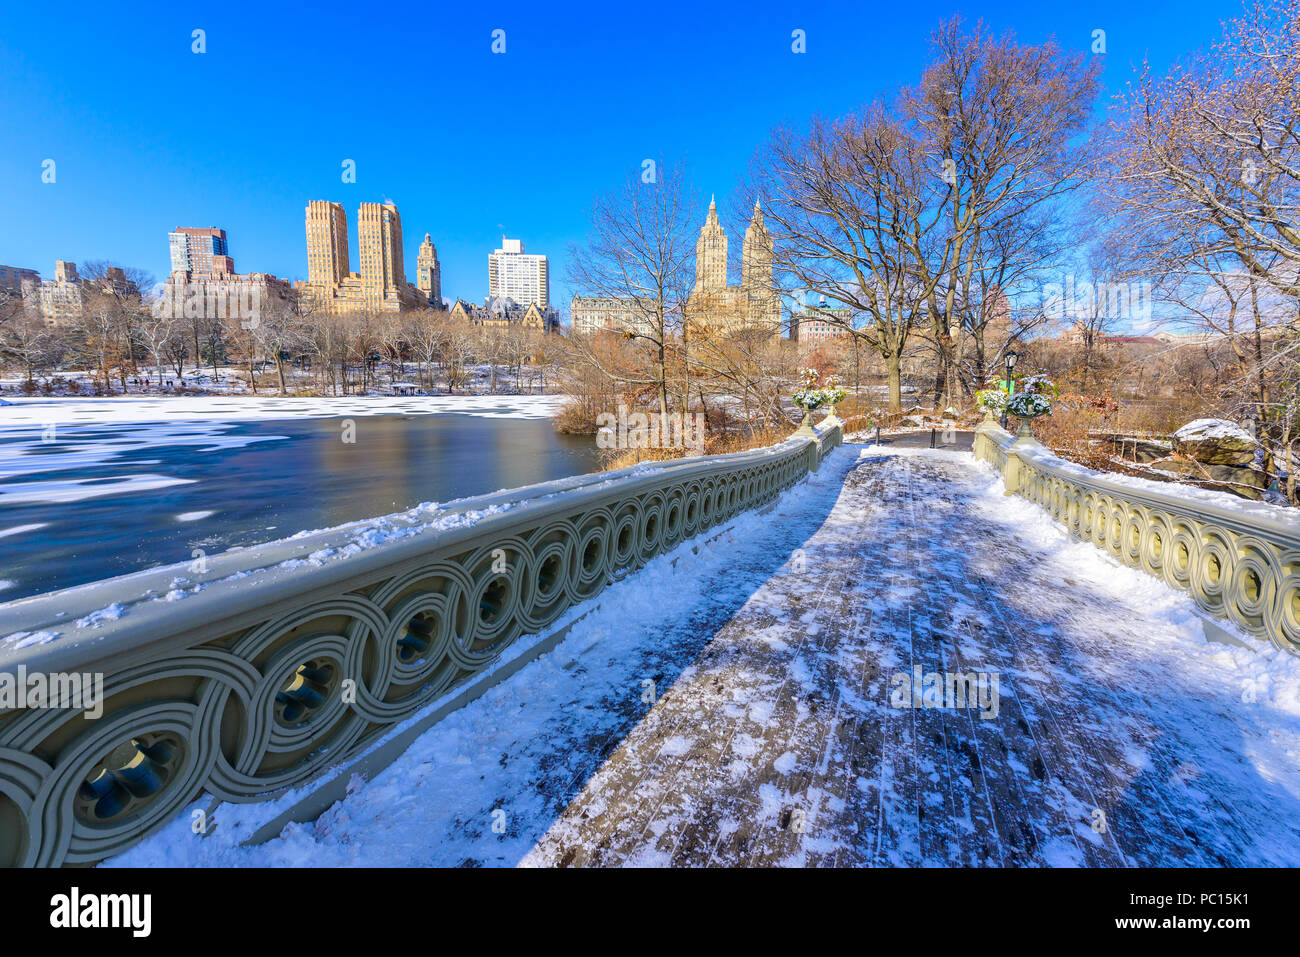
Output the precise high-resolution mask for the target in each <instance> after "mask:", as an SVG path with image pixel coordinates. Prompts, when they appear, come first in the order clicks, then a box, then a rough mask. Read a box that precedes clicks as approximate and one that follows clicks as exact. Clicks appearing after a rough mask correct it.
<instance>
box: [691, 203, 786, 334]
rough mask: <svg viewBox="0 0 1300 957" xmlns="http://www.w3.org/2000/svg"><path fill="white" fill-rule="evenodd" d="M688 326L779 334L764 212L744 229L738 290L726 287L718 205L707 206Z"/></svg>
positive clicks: (756, 207)
mask: <svg viewBox="0 0 1300 957" xmlns="http://www.w3.org/2000/svg"><path fill="white" fill-rule="evenodd" d="M687 314H688V315H689V317H690V321H691V323H693V324H694V323H698V324H699V325H700V326H703V327H705V328H707V329H710V330H713V331H717V332H722V333H732V332H738V331H740V330H741V329H745V330H750V331H756V332H757V331H761V332H767V333H770V334H771V335H773V336H776V335H779V334H780V332H781V296H780V293H779V292H778V291H777V289H776V284H775V282H774V281H773V278H772V236H771V234H770V233H769V232H768V231H767V226H766V225H765V224H764V222H763V210H762V209H761V208H760V207H759V205H758V204H757V203H755V204H754V215H753V216H752V217H751V219H750V221H749V227H748V228H747V229H746V230H745V244H744V247H743V249H742V252H741V260H740V285H739V286H728V285H727V233H726V230H724V229H723V228H722V225H721V224H720V223H719V222H718V204H717V203H716V202H715V201H714V200H712V199H711V200H710V201H709V214H708V217H707V218H706V219H705V221H704V225H703V226H702V227H701V228H700V238H699V239H698V240H696V242H695V286H694V288H693V289H692V290H691V297H690V301H689V302H688V304H687Z"/></svg>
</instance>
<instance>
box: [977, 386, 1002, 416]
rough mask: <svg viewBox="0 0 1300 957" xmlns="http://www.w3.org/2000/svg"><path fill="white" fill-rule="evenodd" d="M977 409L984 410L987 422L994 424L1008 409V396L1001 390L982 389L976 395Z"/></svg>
mask: <svg viewBox="0 0 1300 957" xmlns="http://www.w3.org/2000/svg"><path fill="white" fill-rule="evenodd" d="M975 407H976V408H978V409H983V410H984V420H985V421H986V422H992V421H993V420H995V419H996V418H997V417H998V416H999V415H1001V414H1002V410H1003V409H1005V408H1006V407H1007V394H1006V393H1005V392H1003V391H1002V390H1001V389H980V390H979V391H978V392H976V393H975Z"/></svg>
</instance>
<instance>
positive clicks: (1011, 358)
mask: <svg viewBox="0 0 1300 957" xmlns="http://www.w3.org/2000/svg"><path fill="white" fill-rule="evenodd" d="M1019 358H1020V353H1019V352H1010V351H1009V352H1007V370H1008V371H1010V370H1012V369H1014V368H1015V367H1016V360H1017V359H1019Z"/></svg>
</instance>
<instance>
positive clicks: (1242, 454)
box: [1151, 419, 1273, 501]
mask: <svg viewBox="0 0 1300 957" xmlns="http://www.w3.org/2000/svg"><path fill="white" fill-rule="evenodd" d="M1173 451H1174V457H1170V458H1163V459H1158V460H1156V461H1154V462H1152V463H1151V467H1152V468H1153V469H1158V470H1160V471H1162V472H1170V473H1172V474H1174V475H1177V476H1178V477H1180V478H1182V479H1186V480H1190V481H1199V482H1200V483H1202V484H1213V485H1217V484H1220V483H1221V484H1222V486H1223V490H1224V491H1228V492H1234V493H1236V494H1238V495H1241V496H1243V497H1245V498H1252V499H1255V500H1256V501H1258V500H1260V499H1262V498H1263V497H1264V490H1265V489H1267V488H1268V487H1269V485H1270V484H1271V483H1272V481H1273V457H1272V456H1271V455H1270V454H1269V453H1268V450H1267V449H1265V448H1264V447H1263V446H1261V445H1260V444H1259V443H1258V442H1257V441H1256V440H1255V437H1254V436H1253V435H1251V434H1250V433H1249V432H1247V431H1246V430H1245V429H1243V428H1242V427H1241V426H1239V425H1237V424H1236V423H1235V422H1229V421H1227V420H1226V419H1197V420H1196V421H1195V422H1189V423H1188V424H1187V425H1184V426H1183V427H1182V428H1181V429H1179V430H1178V431H1177V432H1175V433H1174V434H1173Z"/></svg>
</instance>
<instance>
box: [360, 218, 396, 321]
mask: <svg viewBox="0 0 1300 957" xmlns="http://www.w3.org/2000/svg"><path fill="white" fill-rule="evenodd" d="M357 241H358V258H359V260H360V262H359V263H358V265H359V266H360V269H361V294H362V297H363V299H364V302H365V305H366V307H367V308H369V309H380V308H383V306H384V301H385V300H386V299H387V298H388V297H389V296H390V295H392V296H393V297H394V298H396V296H397V290H398V288H399V287H400V286H404V285H406V266H405V263H404V262H403V260H402V217H401V216H400V215H399V214H398V212H397V207H396V206H394V205H393V204H392V203H362V204H361V208H360V209H358V210H357Z"/></svg>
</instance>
